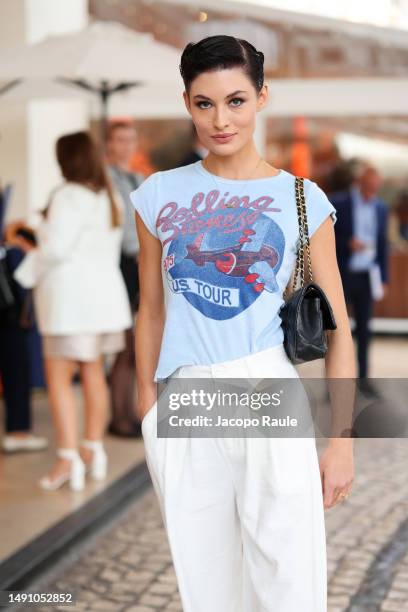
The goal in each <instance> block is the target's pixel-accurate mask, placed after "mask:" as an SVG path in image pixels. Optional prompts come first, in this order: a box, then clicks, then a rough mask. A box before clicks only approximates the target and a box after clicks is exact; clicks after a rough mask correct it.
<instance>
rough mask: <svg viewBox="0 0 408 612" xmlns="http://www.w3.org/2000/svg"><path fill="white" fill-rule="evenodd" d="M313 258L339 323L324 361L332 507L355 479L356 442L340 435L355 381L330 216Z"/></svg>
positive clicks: (326, 485)
mask: <svg viewBox="0 0 408 612" xmlns="http://www.w3.org/2000/svg"><path fill="white" fill-rule="evenodd" d="M305 255H306V253H305ZM310 257H311V260H312V272H313V280H314V281H316V283H318V284H319V285H320V286H321V288H322V289H323V291H324V292H325V294H326V296H327V298H328V300H329V302H330V304H331V307H332V309H333V314H334V318H335V320H336V324H337V329H335V330H329V331H328V351H327V354H326V359H325V365H326V376H327V378H328V379H329V391H330V400H331V412H332V414H331V417H332V432H333V433H332V436H333V437H331V438H330V439H329V444H328V447H327V448H326V449H325V451H324V453H323V454H322V456H321V457H320V472H321V477H322V487H323V494H324V505H325V507H326V508H329V507H331V506H333V505H334V504H335V503H336V502H337V501H338V497H337V494H338V493H339V492H348V491H350V490H351V485H352V482H353V479H354V466H353V452H352V447H353V439H352V438H342V437H338V436H341V433H342V431H343V430H344V429H348V428H351V427H352V418H353V407H354V395H355V384H354V381H355V378H356V361H355V353H354V345H353V338H352V335H351V330H350V323H349V319H348V314H347V308H346V303H345V299H344V291H343V284H342V281H341V276H340V272H339V268H338V264H337V257H336V239H335V233H334V227H333V221H332V219H331V218H330V217H328V218H327V219H326V220H325V221H324V222H323V223H322V224H321V225H320V227H319V228H318V229H317V230H316V232H315V233H314V234H313V236H312V238H311V239H310ZM334 379H336V380H334Z"/></svg>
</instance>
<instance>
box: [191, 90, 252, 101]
mask: <svg viewBox="0 0 408 612" xmlns="http://www.w3.org/2000/svg"><path fill="white" fill-rule="evenodd" d="M239 93H247V92H246V91H244V90H243V89H237V91H233V92H232V93H230V94H228V96H225V99H227V98H230V97H231V96H236V95H237V94H239ZM196 98H203V99H204V100H211V98H207V96H203V95H202V94H197V95H196V96H194V97H193V100H195V99H196Z"/></svg>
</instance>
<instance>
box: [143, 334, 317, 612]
mask: <svg viewBox="0 0 408 612" xmlns="http://www.w3.org/2000/svg"><path fill="white" fill-rule="evenodd" d="M173 376H175V377H188V378H199V377H208V378H238V377H245V378H294V377H297V378H298V373H297V371H296V369H295V367H294V366H293V365H292V363H291V362H290V361H289V359H288V357H287V355H286V353H285V350H284V347H283V345H282V344H280V345H277V346H274V347H272V348H270V349H267V350H264V351H261V352H258V353H254V354H252V355H249V356H247V357H243V358H240V359H235V360H232V361H228V362H224V363H217V364H212V365H208V366H183V367H181V368H178V370H176V372H175V373H174V374H173ZM156 417H157V402H156V403H155V404H154V405H153V406H152V408H151V409H150V410H149V412H148V413H147V415H146V416H145V417H144V419H143V422H142V433H143V439H144V443H145V451H146V462H147V466H148V469H149V472H150V475H151V478H152V482H153V486H154V489H155V492H156V495H157V498H158V501H159V504H160V510H161V514H162V517H163V521H164V525H165V528H166V532H167V536H168V540H169V545H170V550H171V555H172V560H173V563H174V568H175V572H176V575H177V581H178V587H179V592H180V597H181V600H182V606H183V612H327V568H326V537H325V523H324V506H323V496H322V487H321V479H320V473H319V463H318V456H317V451H316V443H315V438H314V437H306V438H273V437H272V438H194V437H188V438H158V437H157V418H156Z"/></svg>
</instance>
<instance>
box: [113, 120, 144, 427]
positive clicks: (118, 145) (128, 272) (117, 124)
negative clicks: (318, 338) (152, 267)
mask: <svg viewBox="0 0 408 612" xmlns="http://www.w3.org/2000/svg"><path fill="white" fill-rule="evenodd" d="M136 145H137V134H136V129H135V127H134V125H133V123H132V122H128V121H124V120H123V121H114V122H112V123H111V124H110V125H109V126H108V129H107V137H106V155H107V160H108V164H109V165H108V171H109V174H110V177H111V179H112V182H113V185H114V187H115V188H116V190H117V191H118V193H119V194H120V196H121V198H122V200H123V210H124V227H123V239H122V252H121V261H120V267H121V270H122V274H123V277H124V280H125V284H126V288H127V292H128V296H129V301H130V305H131V308H132V312H133V313H136V311H137V309H138V306H139V279H138V263H137V262H138V252H139V242H138V239H137V234H136V229H135V219H134V209H133V207H132V204H131V201H130V199H129V194H130V192H131V191H134V190H135V189H136V188H137V187H138V186H139V185H140V183H141V182H142V181H143V180H144V177H143V176H142V175H140V174H136V173H135V172H133V171H132V170H131V168H130V164H131V160H132V157H133V155H134V153H135V150H136ZM135 379H136V377H135V352H134V332H133V329H129V330H127V331H126V348H125V350H124V351H123V352H122V353H119V354H118V355H117V357H116V360H115V363H114V365H113V367H112V369H111V373H110V388H111V396H112V421H111V423H110V425H109V432H110V433H112V434H114V435H118V436H125V437H134V436H140V435H141V427H140V421H139V419H138V417H137V412H136V401H137V399H136V385H135Z"/></svg>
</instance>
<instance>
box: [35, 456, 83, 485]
mask: <svg viewBox="0 0 408 612" xmlns="http://www.w3.org/2000/svg"><path fill="white" fill-rule="evenodd" d="M57 456H58V457H61V459H69V460H70V461H71V469H70V471H69V472H68V473H66V474H61V476H58V478H55V479H53V480H51V479H50V477H49V476H43V477H42V478H40V480H39V481H38V484H39V485H40V487H41V488H42V489H45V490H47V491H55V490H56V489H59V488H60V487H62V485H63V484H64V483H66V482H67V481H68V480H69V484H70V488H71V489H72V490H73V491H82V489H83V488H84V486H85V465H84V462H83V461H82V459H81V457H80V455H79V453H78V451H77V449H75V448H57Z"/></svg>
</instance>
